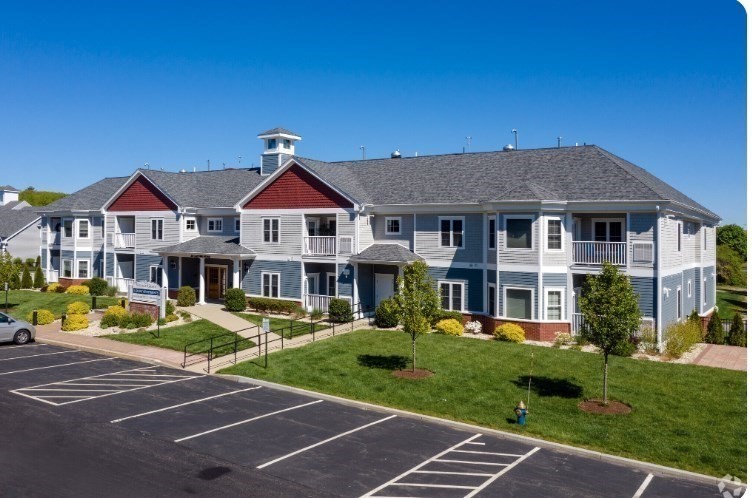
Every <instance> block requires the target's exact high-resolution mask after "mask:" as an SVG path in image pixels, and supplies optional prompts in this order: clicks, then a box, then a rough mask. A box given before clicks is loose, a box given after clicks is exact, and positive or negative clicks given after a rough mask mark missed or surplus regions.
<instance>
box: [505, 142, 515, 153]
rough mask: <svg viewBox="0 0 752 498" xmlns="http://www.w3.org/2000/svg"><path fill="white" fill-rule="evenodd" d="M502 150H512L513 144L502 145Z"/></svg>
mask: <svg viewBox="0 0 752 498" xmlns="http://www.w3.org/2000/svg"><path fill="white" fill-rule="evenodd" d="M503 150H504V152H509V151H510V150H514V145H512V144H506V145H505V146H504V149H503Z"/></svg>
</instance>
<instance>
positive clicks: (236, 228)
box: [232, 216, 243, 234]
mask: <svg viewBox="0 0 752 498" xmlns="http://www.w3.org/2000/svg"><path fill="white" fill-rule="evenodd" d="M232 224H233V231H234V232H235V233H237V234H240V229H241V227H242V226H243V225H242V223H241V222H240V216H235V217H233V219H232Z"/></svg>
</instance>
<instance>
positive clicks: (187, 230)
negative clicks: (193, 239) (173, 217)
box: [185, 217, 198, 232]
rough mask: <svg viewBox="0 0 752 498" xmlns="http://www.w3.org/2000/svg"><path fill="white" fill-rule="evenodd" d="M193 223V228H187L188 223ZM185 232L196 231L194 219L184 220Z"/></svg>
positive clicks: (196, 225) (196, 224) (196, 226)
mask: <svg viewBox="0 0 752 498" xmlns="http://www.w3.org/2000/svg"><path fill="white" fill-rule="evenodd" d="M191 222H192V223H193V228H191V227H189V226H188V223H191ZM185 231H186V232H197V231H198V221H197V220H196V218H195V217H191V218H186V219H185Z"/></svg>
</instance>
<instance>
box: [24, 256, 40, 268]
mask: <svg viewBox="0 0 752 498" xmlns="http://www.w3.org/2000/svg"><path fill="white" fill-rule="evenodd" d="M38 258H39V256H37V259H38ZM36 264H37V260H36V259H34V258H26V261H24V266H26V267H27V268H34V266H35V265H36Z"/></svg>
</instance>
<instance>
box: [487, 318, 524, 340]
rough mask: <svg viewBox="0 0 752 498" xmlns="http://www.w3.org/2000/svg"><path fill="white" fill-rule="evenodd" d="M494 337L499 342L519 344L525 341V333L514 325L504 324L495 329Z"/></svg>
mask: <svg viewBox="0 0 752 498" xmlns="http://www.w3.org/2000/svg"><path fill="white" fill-rule="evenodd" d="M493 335H494V337H495V338H497V339H499V340H500V341H507V342H516V343H518V344H519V343H521V342H523V341H524V340H525V331H524V330H523V329H522V327H520V326H519V325H517V324H516V323H505V324H503V325H499V326H498V327H496V329H495V330H494V333H493Z"/></svg>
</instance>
